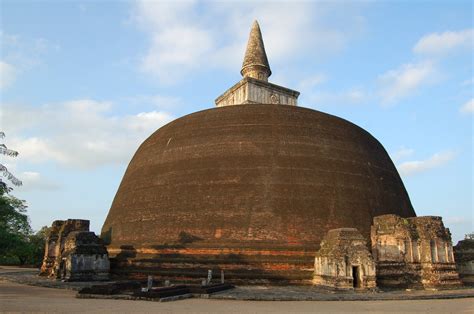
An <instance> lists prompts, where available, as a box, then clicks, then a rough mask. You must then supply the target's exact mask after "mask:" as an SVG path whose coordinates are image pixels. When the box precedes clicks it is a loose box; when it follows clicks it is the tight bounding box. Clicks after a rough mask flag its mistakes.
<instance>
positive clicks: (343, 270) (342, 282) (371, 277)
mask: <svg viewBox="0 0 474 314" xmlns="http://www.w3.org/2000/svg"><path fill="white" fill-rule="evenodd" d="M313 284H315V285H322V286H329V287H333V288H338V289H354V288H355V289H371V288H375V286H376V281H375V263H374V260H373V259H372V255H371V253H370V251H369V249H368V248H367V243H366V240H365V239H364V237H363V236H362V235H361V234H360V232H359V231H358V230H357V229H355V228H340V229H333V230H329V232H328V233H327V235H326V237H325V238H324V239H323V241H322V242H321V248H320V250H319V251H318V252H317V253H316V258H315V262H314V277H313Z"/></svg>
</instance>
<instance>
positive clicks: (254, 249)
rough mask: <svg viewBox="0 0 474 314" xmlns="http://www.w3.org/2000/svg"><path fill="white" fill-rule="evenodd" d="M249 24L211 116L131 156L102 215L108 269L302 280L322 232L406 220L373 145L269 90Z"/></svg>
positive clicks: (405, 206) (396, 186)
mask: <svg viewBox="0 0 474 314" xmlns="http://www.w3.org/2000/svg"><path fill="white" fill-rule="evenodd" d="M271 73H272V72H271V70H270V65H269V62H268V58H267V55H266V52H265V48H264V43H263V39H262V35H261V31H260V27H259V25H258V23H257V22H254V24H253V26H252V30H251V32H250V38H249V42H248V46H247V51H246V53H245V57H244V63H243V66H242V70H241V74H242V76H243V78H242V80H241V81H239V82H238V83H237V84H235V85H234V86H233V87H231V88H230V89H229V90H228V91H226V92H225V93H224V94H222V95H221V96H219V97H218V98H217V99H216V108H213V109H208V110H204V111H200V112H195V113H192V114H189V115H186V116H184V117H181V118H179V119H176V120H174V121H172V122H170V123H168V124H167V125H165V126H163V127H161V128H160V129H158V130H157V131H156V132H154V133H153V134H152V135H151V136H150V137H149V138H148V139H146V140H145V141H144V142H143V143H142V144H141V146H140V147H139V148H138V150H137V152H136V153H135V155H134V156H133V159H132V160H131V162H130V164H129V166H128V168H127V170H126V172H125V175H124V177H123V179H122V182H121V184H120V186H119V189H118V191H117V194H116V195H115V198H114V200H113V203H112V206H111V208H110V211H109V213H108V216H107V219H106V221H105V223H104V225H103V228H102V238H103V239H104V240H105V241H106V242H107V243H108V247H107V249H108V252H109V256H110V257H111V271H112V272H113V274H115V275H120V276H124V277H135V278H137V277H138V278H140V277H141V278H143V277H145V276H146V275H150V274H151V275H154V276H155V278H163V279H165V278H166V279H172V280H184V281H186V280H188V281H190V280H199V278H204V277H206V276H207V272H208V270H209V269H212V270H215V271H220V270H224V271H225V278H226V280H230V281H233V282H236V283H238V282H245V283H272V282H273V283H311V281H312V279H313V269H314V258H315V252H316V251H317V250H318V249H319V245H320V242H321V240H322V239H323V238H324V236H325V235H326V233H327V232H328V231H329V230H331V229H336V228H357V230H358V231H359V232H360V234H361V235H362V236H363V237H364V238H365V239H366V240H367V241H368V242H370V233H371V224H372V221H373V218H374V217H376V216H380V215H386V214H393V215H398V216H400V217H405V218H407V217H415V216H416V214H415V211H414V210H413V207H412V205H411V203H410V199H409V197H408V194H407V192H406V190H405V187H404V185H403V182H402V180H401V178H400V176H399V174H398V172H397V169H396V168H395V166H394V164H393V162H392V160H391V159H390V157H389V155H388V154H387V152H386V151H385V149H384V147H383V146H382V145H381V144H380V143H379V142H378V141H377V140H376V139H375V138H374V137H373V136H372V135H371V134H369V133H368V132H367V131H365V130H364V129H362V128H360V127H358V126H357V125H355V124H353V123H351V122H349V121H346V120H344V119H342V118H339V117H336V116H333V115H329V114H326V113H323V112H320V111H316V110H312V109H308V108H303V107H299V106H298V105H297V99H298V96H299V92H297V91H294V90H292V89H288V88H285V87H282V86H278V85H275V84H272V83H269V82H268V78H269V76H270V75H271Z"/></svg>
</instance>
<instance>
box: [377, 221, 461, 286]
mask: <svg viewBox="0 0 474 314" xmlns="http://www.w3.org/2000/svg"><path fill="white" fill-rule="evenodd" d="M371 240H372V254H373V257H374V259H375V261H376V267H377V284H378V285H379V286H385V287H400V288H402V287H403V288H405V287H412V288H437V287H443V288H446V287H455V286H458V285H460V281H459V276H458V273H457V272H456V265H455V262H454V255H453V247H452V242H451V234H450V232H449V229H447V228H445V227H444V225H443V221H442V219H441V217H435V216H426V217H412V218H403V217H400V216H398V215H393V214H392V215H383V216H378V217H375V218H374V224H373V226H372V232H371Z"/></svg>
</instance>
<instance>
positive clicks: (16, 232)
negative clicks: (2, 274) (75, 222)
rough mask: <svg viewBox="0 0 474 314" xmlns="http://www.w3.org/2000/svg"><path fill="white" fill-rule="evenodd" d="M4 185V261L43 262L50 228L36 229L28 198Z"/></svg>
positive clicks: (0, 250) (0, 212) (0, 239)
mask: <svg viewBox="0 0 474 314" xmlns="http://www.w3.org/2000/svg"><path fill="white" fill-rule="evenodd" d="M10 191H11V189H9V188H7V187H5V186H3V185H0V264H10V265H12V264H13V265H39V264H40V263H41V260H42V258H43V254H44V244H45V241H46V237H47V232H48V228H47V227H43V228H42V229H41V230H40V231H38V232H37V233H36V234H34V233H33V231H32V229H31V226H30V222H29V219H28V216H27V214H26V205H25V201H23V200H20V199H18V198H16V197H14V196H12V195H10V194H9V192H10Z"/></svg>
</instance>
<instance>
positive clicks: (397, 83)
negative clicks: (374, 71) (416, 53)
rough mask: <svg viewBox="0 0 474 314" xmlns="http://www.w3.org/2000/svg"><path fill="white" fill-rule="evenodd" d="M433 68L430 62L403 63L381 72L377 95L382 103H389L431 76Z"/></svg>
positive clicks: (405, 94) (408, 92)
mask: <svg viewBox="0 0 474 314" xmlns="http://www.w3.org/2000/svg"><path fill="white" fill-rule="evenodd" d="M434 74H435V68H434V65H433V63H432V62H428V61H425V62H420V63H416V64H404V65H402V66H401V67H399V68H398V69H395V70H390V71H388V72H386V73H384V74H382V75H381V76H380V77H379V79H378V81H379V85H380V87H379V95H380V96H381V98H382V103H384V104H390V103H394V102H396V101H398V100H399V99H400V98H403V97H406V96H407V95H410V94H411V93H413V92H415V91H416V90H417V89H418V88H419V87H420V86H422V85H423V84H426V83H427V82H428V81H430V80H431V79H432V78H433V75H434Z"/></svg>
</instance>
